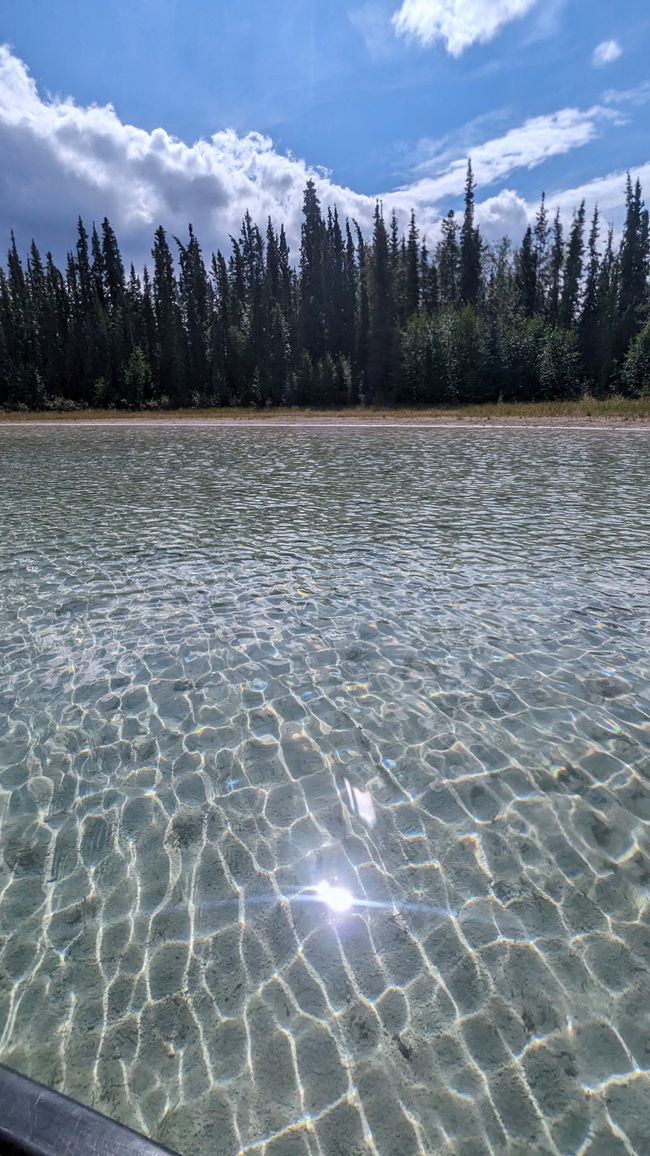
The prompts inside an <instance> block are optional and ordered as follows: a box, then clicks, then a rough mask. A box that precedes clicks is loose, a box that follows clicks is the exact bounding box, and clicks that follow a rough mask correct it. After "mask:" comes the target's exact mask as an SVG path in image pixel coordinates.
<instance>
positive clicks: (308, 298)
mask: <svg viewBox="0 0 650 1156" xmlns="http://www.w3.org/2000/svg"><path fill="white" fill-rule="evenodd" d="M324 233H325V227H324V224H323V219H322V217H321V211H320V201H319V200H318V196H317V195H316V186H315V184H314V182H313V181H312V180H309V181H308V182H307V187H306V189H305V197H304V202H303V222H302V240H301V245H300V339H301V344H302V347H303V348H304V349H306V350H307V352H308V353H309V354H310V356H311V357H312V358H320V357H322V355H323V354H324V352H325V345H326V342H325V302H324V285H323V247H324Z"/></svg>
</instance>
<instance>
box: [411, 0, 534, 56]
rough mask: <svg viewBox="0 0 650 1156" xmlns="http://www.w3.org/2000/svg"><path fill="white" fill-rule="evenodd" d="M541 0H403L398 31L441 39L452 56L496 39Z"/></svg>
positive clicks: (425, 40)
mask: <svg viewBox="0 0 650 1156" xmlns="http://www.w3.org/2000/svg"><path fill="white" fill-rule="evenodd" d="M536 3H537V0H403V3H402V6H401V8H399V9H398V11H397V12H396V13H395V15H394V17H393V24H394V27H395V29H396V31H397V32H398V33H399V34H400V35H402V36H407V37H410V38H412V39H415V40H419V41H420V42H421V43H422V44H424V45H429V44H434V43H436V42H437V41H439V40H442V41H444V44H445V46H446V48H447V52H449V53H450V54H451V55H452V56H461V55H462V53H463V52H464V51H465V49H466V48H470V47H471V46H472V44H478V43H482V44H485V43H487V42H488V41H489V40H493V39H494V37H495V36H496V34H497V32H499V31H500V29H501V28H503V26H504V25H505V24H509V23H510V22H511V21H512V20H516V19H518V18H519V17H521V16H525V15H526V13H527V12H530V10H531V9H532V8H534V7H535V5H536Z"/></svg>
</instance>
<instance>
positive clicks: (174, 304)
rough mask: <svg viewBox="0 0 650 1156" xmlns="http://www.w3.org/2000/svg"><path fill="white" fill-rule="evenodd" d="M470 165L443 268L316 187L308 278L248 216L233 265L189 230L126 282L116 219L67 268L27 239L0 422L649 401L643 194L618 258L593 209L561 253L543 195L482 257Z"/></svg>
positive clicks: (7, 299)
mask: <svg viewBox="0 0 650 1156" xmlns="http://www.w3.org/2000/svg"><path fill="white" fill-rule="evenodd" d="M474 191H475V186H474V177H473V173H472V169H471V165H470V166H469V167H468V173H467V183H466V187H465V209H464V215H463V219H462V223H461V224H460V225H459V222H458V221H457V220H456V217H455V215H454V213H453V211H452V212H450V213H449V214H448V215H447V216H446V217H445V218H444V219H443V221H442V222H441V228H440V238H439V241H438V244H437V246H436V250H435V259H433V258H432V255H431V254H430V252H429V250H428V248H427V245H426V242H425V240H424V238H421V237H420V233H419V229H418V225H417V221H416V218H415V214H414V213H411V216H410V220H409V222H408V228H407V231H406V236H403V235H401V234H400V224H399V221H398V218H397V217H396V215H395V214H393V215H392V216H391V219H390V221H389V223H388V227H387V226H386V223H385V221H384V216H383V211H382V208H381V205H379V204H378V205H377V207H376V211H375V216H374V223H373V234H372V237H371V238H370V239H369V240H366V239H365V238H364V237H363V235H362V233H361V230H360V228H359V227H358V225H357V224H356V222H352V223H350V222H349V221H345V223H342V222H341V221H340V220H339V217H338V213H337V211H336V209H335V208H332V209H329V208H328V209H327V210H326V211H325V213H323V211H322V210H321V205H320V203H319V200H318V196H317V193H316V186H315V184H314V182H313V181H310V182H309V183H308V185H307V188H306V190H305V197H304V212H303V227H302V235H301V246H300V256H299V264H298V270H297V271H296V270H295V269H294V268H293V266H292V264H291V259H290V253H289V247H288V244H287V239H286V234H285V231H284V228H283V227H281V228H280V230H279V232H278V231H277V229H276V227H275V225H274V223H273V222H272V221H271V220H268V221H267V223H266V227H265V229H264V231H263V232H262V231H260V229H259V227H258V226H257V224H256V223H255V222H254V221H253V220H252V218H251V216H250V214H249V213H246V214H245V216H244V220H243V222H242V227H241V231H240V233H239V236H238V237H236V238H231V251H230V255H229V256H224V255H223V254H222V253H221V252H218V253H217V254H216V255H213V256H211V258H210V261H209V262H208V263H207V265H206V262H205V261H204V258H203V254H202V252H201V247H200V245H199V241H198V238H197V237H196V235H195V233H194V230H193V229H192V227H191V225H190V226H189V230H188V236H187V239H186V240H179V239H176V245H175V251H176V255H174V254H173V253H172V250H171V248H170V246H169V243H168V240H167V236H166V234H165V231H164V229H163V228H162V227H161V228H159V229H158V230H157V231H156V234H155V237H154V245H153V249H152V257H153V266H152V271H151V273H150V272H149V270H148V269H147V268H145V269H144V270H143V271H142V274H141V275H140V274H139V273H138V272H137V271H136V270H135V269H134V268H133V266H131V268H130V271H129V273H128V275H127V274H126V273H125V269H124V263H123V261H122V257H121V254H120V250H119V245H118V241H117V238H116V236H115V233H114V231H113V229H112V227H111V225H110V223H109V221H108V220H106V219H104V221H103V222H102V225H101V228H100V229H97V228H96V227H95V226H94V225H93V226H92V228H91V230H90V232H88V230H87V229H86V226H85V225H84V222H83V221H81V220H79V221H78V222H77V236H76V241H75V245H74V248H73V250H72V251H71V252H70V253H68V256H67V261H66V264H65V269H64V270H63V271H60V270H59V269H58V268H57V266H56V265H55V263H54V261H53V259H52V255H51V254H50V253H47V254H46V255H45V258H43V257H42V256H41V254H40V252H39V250H38V248H37V246H36V245H35V244H34V243H32V245H31V247H30V249H29V253H28V254H27V256H26V258H25V259H23V258H22V257H21V255H20V253H19V251H18V247H17V245H16V241H15V238H14V236H13V234H12V236H11V241H10V247H9V252H8V255H7V262H6V268H5V269H0V406H5V407H16V406H20V407H23V408H29V409H39V408H57V407H59V408H70V407H74V406H88V405H97V406H119V407H124V408H132V409H139V408H142V407H145V408H146V407H150V406H161V407H165V406H191V405H218V406H221V405H255V406H279V405H288V406H292V405H294V406H295V405H303V406H305V405H315V406H323V407H324V406H346V405H357V404H359V403H371V404H384V403H393V402H394V403H397V404H405V405H407V404H408V405H454V404H459V403H465V404H468V403H469V404H471V403H479V402H494V401H496V400H498V399H499V398H501V399H503V400H504V401H533V400H542V399H558V398H570V397H574V396H576V395H577V394H579V393H580V392H581V391H584V390H585V389H588V390H590V391H592V392H594V393H596V394H599V395H601V396H603V395H605V394H606V393H607V392H608V391H611V390H613V389H616V390H619V391H623V392H625V393H628V394H629V395H631V396H638V395H641V394H647V393H648V392H650V319H649V316H650V314H649V305H650V300H649V293H648V276H649V273H650V233H649V225H648V213H647V211H646V209H645V208H644V205H643V199H642V191H641V187H640V185H639V183H638V182H637V183H636V184H633V183H632V181H631V180H630V179H628V182H627V188H626V192H625V205H626V218H625V227H624V230H623V236H622V240H621V244H620V246H619V248H618V249H617V248H616V247H615V245H614V238H613V234H612V230H611V229H610V230H609V232H608V234H607V241H606V243H605V244H604V245H602V244H601V225H600V219H599V216H598V212H597V211H596V212H595V213H594V215H593V218H592V221H591V226H590V229H589V235H588V238H587V244H586V246H585V207H584V205H581V206H580V207H579V209H578V211H577V213H576V214H575V216H574V219H573V222H572V224H571V228H570V230H569V235H568V238H567V240H566V242H565V239H564V236H563V231H562V225H561V222H560V218H559V215H558V216H556V218H555V220H554V222H553V223H552V224H549V219H548V212H547V209H546V203H545V199H544V197H542V201H541V205H540V208H539V211H538V213H537V217H536V220H535V222H534V225H531V226H530V227H529V228H528V229H527V230H526V233H525V235H524V238H523V241H522V243H521V246H520V248H519V249H516V250H515V251H514V252H513V250H512V248H511V245H510V242H509V241H508V240H506V239H504V240H503V241H502V242H501V243H500V244H498V245H495V246H489V245H486V244H485V243H484V242H483V240H482V238H481V236H480V233H479V230H478V228H477V225H476V213H475V204H474Z"/></svg>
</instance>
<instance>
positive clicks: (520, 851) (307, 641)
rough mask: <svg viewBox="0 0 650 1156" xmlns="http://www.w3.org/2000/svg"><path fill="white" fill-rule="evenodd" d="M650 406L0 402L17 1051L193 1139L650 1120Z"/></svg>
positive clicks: (14, 1058)
mask: <svg viewBox="0 0 650 1156" xmlns="http://www.w3.org/2000/svg"><path fill="white" fill-rule="evenodd" d="M647 445H648V442H647V435H646V434H645V433H643V432H640V433H632V432H630V433H627V434H625V435H624V436H623V435H620V436H616V437H614V436H612V434H610V433H609V432H607V431H603V432H602V433H601V432H598V433H597V432H593V431H591V432H589V433H587V434H581V433H569V432H567V433H558V432H557V431H554V432H552V433H546V432H544V431H540V430H529V431H509V430H503V431H487V430H480V431H471V432H470V431H466V432H463V431H462V430H453V431H443V430H404V429H402V430H390V431H388V430H387V431H382V430H374V429H373V430H358V429H356V430H353V429H347V430H345V429H344V430H341V431H333V430H325V431H319V432H309V431H304V430H282V431H278V430H275V431H274V430H270V429H264V430H258V429H257V428H255V429H238V430H231V429H227V430H214V429H198V428H197V429H183V428H175V427H167V428H164V429H161V428H147V429H142V430H133V429H106V430H93V431H87V430H74V429H63V428H60V429H49V428H48V429H27V428H21V429H15V428H12V429H7V428H3V427H0V479H1V481H2V494H3V500H2V503H1V504H0V542H1V547H0V583H1V589H2V598H1V600H0V687H1V690H0V1059H2V1060H4V1061H6V1062H7V1063H9V1064H12V1065H13V1066H15V1067H17V1068H19V1069H20V1070H22V1071H24V1072H27V1073H28V1074H30V1075H32V1076H34V1077H36V1078H38V1079H40V1080H42V1081H45V1082H46V1083H48V1084H51V1085H52V1086H54V1087H56V1088H59V1089H61V1090H63V1091H65V1092H67V1093H68V1094H70V1095H73V1096H76V1097H78V1098H80V1099H82V1100H84V1101H86V1102H89V1103H92V1104H93V1105H94V1106H96V1107H98V1108H99V1109H101V1110H103V1111H105V1112H108V1113H109V1114H111V1115H113V1116H116V1117H118V1118H119V1119H121V1120H123V1121H125V1122H126V1123H129V1124H131V1125H133V1126H135V1127H136V1128H138V1129H140V1130H142V1131H145V1132H147V1133H149V1134H151V1135H153V1136H155V1137H156V1138H158V1139H160V1140H161V1141H163V1142H166V1143H167V1144H169V1145H171V1146H173V1147H176V1148H177V1149H178V1150H180V1151H181V1152H186V1153H190V1152H191V1153H193V1154H194V1153H197V1154H200V1153H206V1154H207V1153H211V1154H212V1153H219V1154H221V1153H223V1154H226V1153H236V1152H245V1153H259V1154H263V1156H294V1154H305V1156H307V1154H308V1156H316V1154H318V1156H330V1154H331V1156H335V1154H336V1153H340V1154H345V1156H350V1154H352V1153H357V1152H359V1153H361V1152H368V1153H379V1154H381V1156H395V1154H396V1153H399V1154H400V1156H408V1154H409V1153H445V1152H447V1153H454V1154H465V1156H470V1154H471V1156H480V1154H481V1153H502V1152H511V1153H521V1154H523V1153H533V1152H538V1153H567V1152H576V1153H577V1152H580V1153H584V1154H585V1156H586V1154H587V1153H590V1154H591V1156H597V1154H598V1153H607V1154H608V1156H609V1154H614V1153H617V1152H621V1153H623V1152H627V1153H630V1152H636V1153H639V1154H641V1153H646V1152H648V1151H650V1114H649V1113H648V1108H647V1105H648V1103H649V1102H650V1096H649V1093H650V1075H649V1072H648V1069H649V1066H650V1051H649V1050H648V1039H650V1015H649V1013H648V1010H647V1009H648V1008H649V1007H650V999H649V998H648V997H649V996H650V901H649V900H650V844H649V838H648V835H649V825H650V695H649V694H648V685H649V683H650V660H649V657H648V656H649V654H650V647H649V644H650V604H649V600H648V589H649V587H648V572H649V569H650V562H649V558H650V554H649V547H650V533H649V531H648V522H647V511H646V501H645V495H647V493H648V492H650V458H649V457H648V454H647Z"/></svg>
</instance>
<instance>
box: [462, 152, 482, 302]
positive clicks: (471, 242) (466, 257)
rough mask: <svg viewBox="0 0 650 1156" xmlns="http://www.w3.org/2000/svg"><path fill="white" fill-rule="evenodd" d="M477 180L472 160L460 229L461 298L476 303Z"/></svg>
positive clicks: (478, 275) (478, 274) (478, 268)
mask: <svg viewBox="0 0 650 1156" xmlns="http://www.w3.org/2000/svg"><path fill="white" fill-rule="evenodd" d="M475 190H476V181H475V180H474V172H473V170H472V162H471V160H470V161H468V163H467V180H466V182H465V213H464V216H463V224H462V228H461V231H460V300H461V301H462V302H463V304H464V305H474V306H475V305H476V304H477V302H478V297H479V290H480V285H481V237H480V233H479V231H478V229H477V228H476V227H475V224H474V217H475V196H474V193H475Z"/></svg>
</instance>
